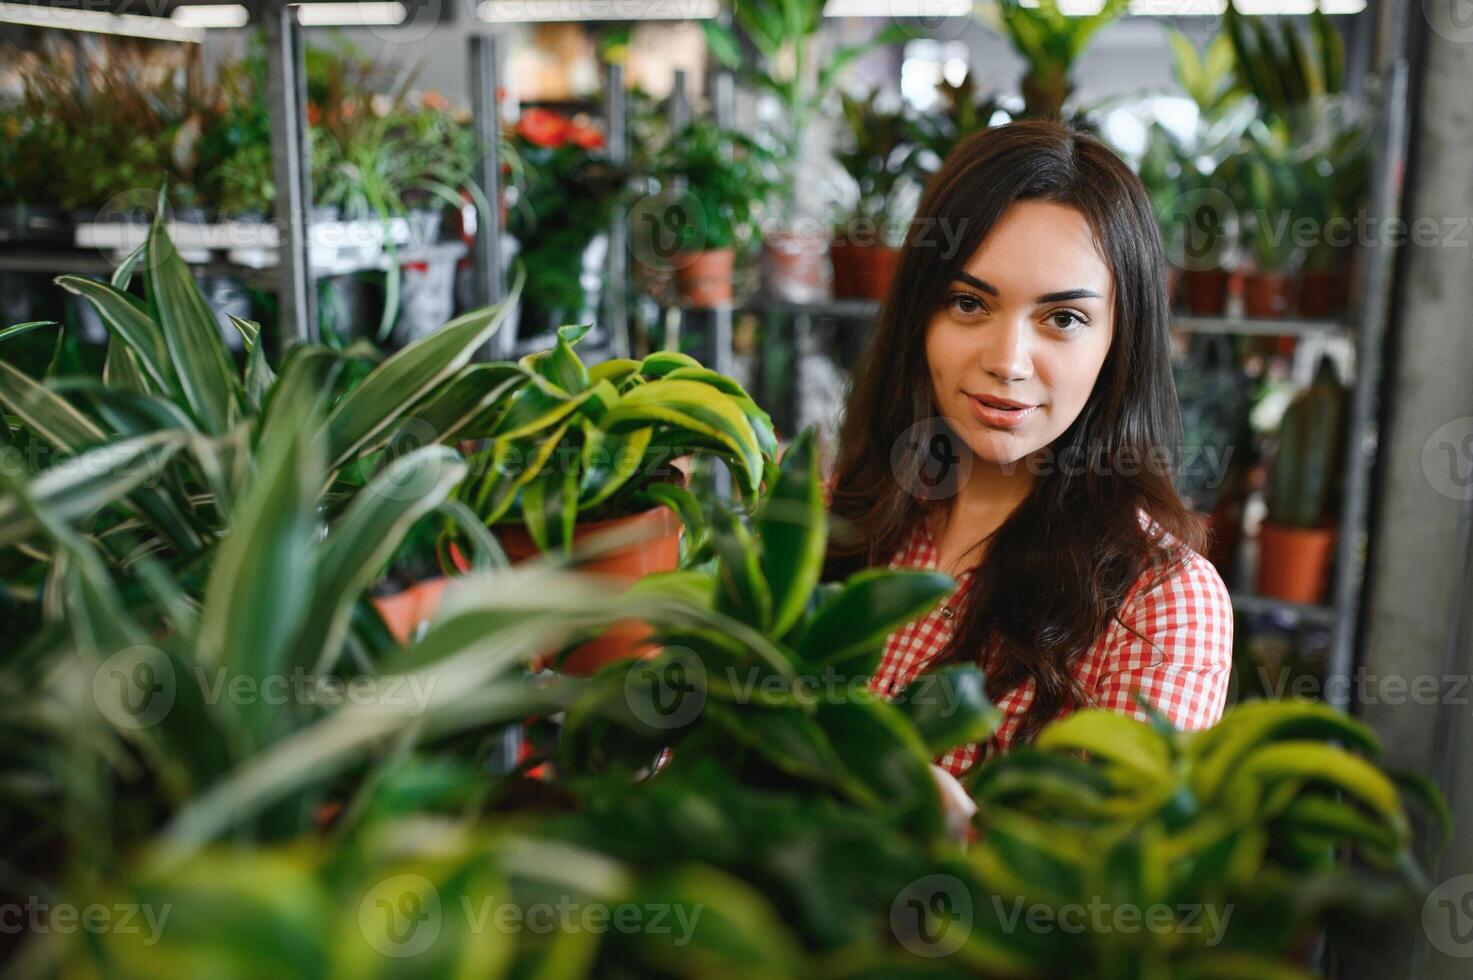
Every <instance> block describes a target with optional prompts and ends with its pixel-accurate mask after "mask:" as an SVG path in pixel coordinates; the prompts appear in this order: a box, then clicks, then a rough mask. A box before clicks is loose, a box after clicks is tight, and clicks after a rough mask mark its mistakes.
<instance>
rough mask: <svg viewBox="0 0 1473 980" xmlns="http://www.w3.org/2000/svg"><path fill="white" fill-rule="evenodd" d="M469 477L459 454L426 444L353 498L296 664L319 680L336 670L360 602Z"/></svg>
mask: <svg viewBox="0 0 1473 980" xmlns="http://www.w3.org/2000/svg"><path fill="white" fill-rule="evenodd" d="M465 472H466V468H465V464H464V463H463V462H462V461H461V459H460V455H459V454H458V453H456V452H455V451H454V450H452V449H449V448H447V447H445V446H425V447H423V448H421V449H417V450H415V451H414V452H411V453H407V454H405V455H403V456H401V457H399V458H398V459H395V460H394V461H393V462H391V463H389V465H388V466H386V467H384V468H383V469H382V470H381V471H380V472H379V473H377V474H376V475H375V476H374V477H373V479H371V480H369V481H368V483H367V484H366V485H365V486H364V487H363V489H362V490H360V491H359V492H358V493H357V494H355V495H354V497H353V502H352V503H351V504H349V505H348V509H347V511H346V512H345V513H344V514H343V516H342V517H341V518H339V519H338V521H337V523H336V524H334V525H333V527H332V530H331V531H330V532H329V533H328V536H327V540H326V541H325V542H324V543H323V546H322V556H321V561H320V563H319V566H318V570H317V576H316V582H315V585H314V587H313V594H312V605H311V609H310V611H309V612H308V614H307V616H306V618H305V620H304V622H305V624H306V629H304V631H303V634H302V640H301V641H300V643H299V645H298V654H297V657H296V663H297V665H298V666H302V667H308V668H311V669H312V670H313V672H314V674H322V673H324V672H326V671H328V670H331V669H332V668H333V663H332V658H333V657H335V656H336V655H337V653H338V651H339V650H340V648H341V647H342V643H343V638H344V636H345V635H346V634H347V631H348V618H349V616H350V614H351V613H352V610H353V605H354V603H355V602H356V601H357V600H358V598H359V596H360V595H361V594H362V592H363V590H364V589H366V588H368V586H369V585H370V584H372V582H373V581H374V580H375V579H376V578H377V577H378V576H379V575H380V574H381V573H382V570H383V567H384V565H385V563H387V562H388V560H389V559H390V558H391V557H393V554H394V551H395V550H396V549H397V548H398V546H399V543H400V542H401V541H402V540H403V538H404V535H405V534H407V533H408V532H409V529H410V527H412V526H413V525H414V523H415V522H416V521H417V520H419V519H420V518H421V517H424V516H425V515H426V514H429V513H431V512H433V511H434V510H435V509H436V508H438V507H439V506H440V505H441V504H442V503H444V502H445V501H446V500H447V499H448V498H449V496H450V491H451V490H452V488H454V486H455V485H456V484H457V483H459V482H460V481H461V479H463V478H464V476H465ZM309 658H310V659H309ZM318 658H321V659H318ZM314 661H315V662H314Z"/></svg>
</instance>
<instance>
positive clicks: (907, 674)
mask: <svg viewBox="0 0 1473 980" xmlns="http://www.w3.org/2000/svg"><path fill="white" fill-rule="evenodd" d="M1141 519H1142V524H1143V525H1145V526H1148V527H1149V526H1150V523H1151V522H1150V518H1149V517H1147V516H1146V515H1145V514H1144V512H1142V515H1141ZM1166 541H1167V542H1168V543H1174V539H1173V538H1171V537H1170V536H1168V537H1167V538H1166ZM937 563H938V554H937V550H936V546H935V544H934V543H933V542H932V540H931V533H930V529H929V528H928V527H927V525H926V521H925V520H921V521H917V522H916V527H915V529H914V530H913V531H912V532H911V535H910V538H909V540H908V541H907V542H906V543H905V544H903V545H902V546H901V547H900V548H899V549H898V550H897V552H896V554H895V557H894V558H893V559H892V560H891V562H890V567H892V568H929V569H933V568H936V567H937ZM1151 574H1152V573H1151V571H1150V570H1147V571H1146V572H1144V573H1142V575H1141V577H1140V578H1139V579H1137V580H1136V583H1135V585H1133V586H1132V587H1131V590H1130V592H1129V593H1128V594H1127V596H1126V599H1125V601H1124V603H1123V604H1122V605H1121V607H1120V612H1119V614H1118V615H1117V617H1116V619H1115V621H1113V622H1112V623H1111V624H1110V628H1109V629H1107V630H1106V631H1105V632H1104V634H1103V635H1101V636H1100V637H1099V639H1097V640H1096V641H1095V643H1094V645H1093V646H1091V647H1090V649H1089V651H1088V653H1087V654H1085V655H1084V656H1082V657H1080V658H1079V659H1078V660H1076V661H1075V666H1074V671H1075V676H1077V677H1078V678H1079V680H1080V682H1081V685H1082V687H1083V689H1084V691H1086V692H1087V694H1088V696H1089V700H1090V704H1091V705H1093V706H1097V707H1105V708H1113V709H1114V710H1116V711H1121V712H1125V713H1127V714H1132V715H1135V716H1137V717H1144V714H1145V713H1144V711H1143V710H1142V709H1141V708H1140V706H1139V705H1138V704H1137V703H1136V701H1135V695H1136V692H1137V691H1139V692H1140V693H1142V694H1143V695H1145V698H1146V700H1147V701H1148V702H1150V703H1151V704H1152V705H1153V706H1154V707H1155V708H1156V709H1157V710H1159V711H1161V712H1162V713H1164V714H1165V715H1166V716H1167V717H1168V718H1169V719H1170V720H1171V722H1172V724H1174V725H1176V727H1177V728H1180V729H1183V730H1193V729H1199V728H1206V727H1208V726H1211V725H1215V724H1216V723H1217V722H1218V720H1219V719H1220V718H1221V717H1222V710H1223V706H1224V704H1225V703H1226V701H1227V689H1228V674H1229V671H1230V670H1231V668H1232V659H1233V657H1232V652H1233V605H1232V599H1231V598H1230V597H1229V595H1228V590H1227V587H1226V586H1225V585H1223V582H1222V578H1221V576H1219V575H1218V574H1217V570H1216V569H1215V568H1213V566H1212V564H1211V563H1210V562H1209V561H1207V560H1206V559H1205V558H1203V557H1202V556H1201V555H1199V554H1197V553H1196V552H1195V551H1193V552H1190V554H1189V555H1188V556H1187V558H1186V559H1185V560H1184V561H1183V562H1182V563H1181V564H1179V565H1177V566H1176V567H1175V568H1174V569H1173V570H1172V574H1171V576H1170V577H1168V578H1167V579H1166V580H1165V581H1163V582H1158V583H1157V584H1156V585H1155V587H1154V588H1151V589H1150V590H1149V591H1146V590H1145V586H1146V585H1147V584H1148V582H1147V579H1148V578H1149V577H1150V576H1151ZM971 579H972V570H971V569H969V570H968V571H966V572H963V573H962V574H961V575H960V576H958V580H957V581H958V588H957V591H956V593H955V594H954V595H953V596H952V597H951V598H950V599H949V600H948V601H947V603H946V604H944V605H942V606H939V607H937V608H936V609H934V610H932V611H931V612H930V613H929V614H927V615H926V616H924V617H923V618H921V619H918V620H915V621H914V622H911V623H908V624H907V625H905V626H903V627H901V628H900V629H898V630H896V631H895V632H894V633H891V634H890V636H889V638H888V639H887V640H886V643H885V654H884V657H883V658H882V659H881V661H880V667H879V669H878V670H876V671H875V674H874V676H873V677H872V678H870V686H871V687H872V688H873V689H874V690H875V691H877V692H878V693H879V694H880V695H881V696H883V697H886V698H889V697H893V696H894V695H895V694H898V693H899V692H900V691H901V690H903V689H904V688H905V686H906V685H907V684H909V683H910V681H911V678H913V677H915V675H916V674H918V673H920V671H921V670H922V669H923V668H924V667H925V666H926V665H927V664H928V663H930V661H931V660H932V658H934V657H935V656H936V655H937V654H939V653H940V652H941V651H942V649H944V648H945V646H946V643H947V641H948V640H949V639H950V638H951V630H952V626H953V624H954V623H955V622H957V621H959V618H960V617H959V616H956V615H954V612H955V610H957V609H958V606H957V603H958V600H959V599H960V598H961V597H962V596H963V594H964V593H965V592H966V590H967V586H968V584H969V583H970V582H971ZM1122 624H1124V625H1122ZM1126 626H1130V627H1131V628H1132V629H1134V630H1135V633H1139V634H1140V636H1137V635H1135V633H1132V632H1131V631H1130V630H1128V629H1126V628H1125V627H1126ZM1142 636H1144V637H1145V638H1146V639H1147V640H1149V641H1150V643H1149V644H1148V643H1146V642H1145V641H1143V640H1142V639H1141V637H1142ZM978 659H979V661H980V659H981V657H980V656H979V658H978ZM1032 701H1033V681H1032V680H1031V679H1030V680H1028V681H1025V682H1024V683H1023V684H1021V685H1019V686H1018V687H1016V688H1014V689H1013V690H1011V691H1009V692H1008V693H1007V694H1004V695H1002V696H1001V697H1000V698H998V700H997V707H998V708H999V709H1001V710H1002V712H1003V720H1002V724H1001V726H1000V727H999V728H998V730H997V732H996V733H995V734H994V735H993V737H992V738H991V739H989V740H988V741H987V742H985V743H982V744H981V745H977V744H973V745H967V746H962V747H959V748H955V749H952V750H950V751H948V752H946V753H945V754H944V755H942V756H941V757H940V758H938V759H937V760H936V762H937V764H938V765H939V766H941V767H942V768H943V769H946V770H948V771H949V772H951V773H953V774H955V775H961V774H962V773H964V772H966V771H967V770H968V769H970V768H971V767H972V765H973V764H974V763H975V762H977V760H978V758H979V755H980V756H981V758H986V757H988V756H990V755H992V754H993V753H995V752H999V751H1002V750H1003V749H1006V748H1007V747H1008V745H1009V744H1010V743H1011V742H1012V740H1013V736H1014V734H1015V733H1016V732H1017V730H1018V726H1019V724H1020V723H1021V722H1022V720H1023V714H1024V712H1025V711H1027V709H1028V705H1029V704H1030V703H1032ZM1065 713H1067V712H1065Z"/></svg>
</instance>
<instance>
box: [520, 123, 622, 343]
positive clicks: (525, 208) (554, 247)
mask: <svg viewBox="0 0 1473 980" xmlns="http://www.w3.org/2000/svg"><path fill="white" fill-rule="evenodd" d="M509 142H510V143H511V145H512V149H513V152H514V153H515V154H516V156H517V158H518V160H519V161H520V164H521V165H520V166H519V167H518V168H517V171H516V173H517V177H518V179H517V180H516V181H515V182H514V183H513V185H512V187H511V188H509V192H511V191H514V192H515V193H514V194H511V193H509V195H508V201H509V205H508V214H507V218H508V231H509V232H510V233H511V234H512V235H513V236H515V237H516V239H517V241H518V242H519V243H520V250H519V252H518V257H519V258H520V259H521V262H522V264H523V266H524V267H525V268H526V272H527V291H526V294H525V296H524V298H523V301H522V310H521V313H520V314H519V318H518V319H519V322H518V326H517V334H518V337H520V338H522V339H523V340H526V341H527V342H529V343H530V342H531V341H532V340H534V339H539V342H540V343H541V344H542V345H546V344H548V343H551V338H552V335H553V331H554V330H555V329H556V328H557V327H558V326H559V325H560V324H565V323H578V322H588V321H590V320H592V319H593V318H594V314H595V313H596V311H597V306H598V297H599V284H600V283H601V281H602V278H603V259H602V256H603V254H604V250H606V249H607V246H608V228H609V222H610V221H611V220H612V216H613V206H614V201H615V198H616V197H617V195H618V194H619V192H620V190H621V188H622V186H623V180H624V175H623V174H621V173H620V172H619V170H618V169H617V168H615V167H614V166H613V165H611V164H610V163H609V162H608V160H607V157H606V154H605V152H604V137H603V134H602V133H601V132H599V130H598V129H597V128H596V127H595V126H594V125H593V123H592V122H590V121H588V120H587V119H584V118H582V117H569V116H565V115H563V114H561V113H558V112H554V111H552V110H550V109H542V108H531V109H527V110H525V111H524V112H523V113H522V115H521V116H520V117H519V118H518V119H517V121H516V123H515V124H514V125H513V126H512V127H511V131H510V135H509Z"/></svg>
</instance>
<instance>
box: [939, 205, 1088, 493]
mask: <svg viewBox="0 0 1473 980" xmlns="http://www.w3.org/2000/svg"><path fill="white" fill-rule="evenodd" d="M1114 310H1115V299H1114V294H1113V281H1112V276H1111V274H1110V268H1109V266H1108V265H1106V263H1105V260H1104V259H1103V258H1101V256H1100V254H1099V252H1098V251H1097V250H1096V248H1095V244H1094V236H1093V233H1092V231H1091V229H1090V226H1089V222H1088V221H1087V220H1086V219H1085V217H1084V215H1082V214H1081V213H1080V212H1078V211H1076V210H1075V209H1073V208H1071V207H1067V206H1065V205H1061V204H1053V203H1048V202H1043V201H1020V202H1018V203H1016V204H1014V205H1013V206H1012V207H1010V208H1009V209H1008V210H1007V211H1006V212H1005V213H1004V214H1003V216H1002V218H1001V219H1000V220H999V221H998V222H997V224H996V225H994V226H993V228H992V230H991V231H990V232H989V233H988V235H987V238H986V240H984V241H983V242H982V245H981V247H979V248H978V249H977V251H976V253H975V254H974V255H973V256H972V257H971V259H969V260H968V261H967V264H966V266H965V267H964V268H963V270H962V272H960V273H959V274H958V277H957V278H956V279H954V280H953V281H952V282H951V283H950V285H949V286H948V287H947V289H946V291H945V294H944V296H943V299H942V301H941V305H940V306H939V307H938V308H937V311H936V312H935V313H934V314H933V315H932V317H931V320H930V323H929V324H928V325H927V327H926V363H927V365H928V367H929V369H930V373H931V385H932V390H933V394H934V397H935V399H936V406H937V409H938V410H939V413H940V414H941V415H942V416H943V417H945V418H946V419H948V420H950V422H951V424H952V427H953V428H955V429H956V430H957V433H958V435H960V436H961V437H962V438H963V439H965V440H966V442H967V445H968V446H969V447H970V448H971V450H972V453H973V454H974V458H975V459H977V460H979V461H983V462H991V463H996V464H999V465H1006V464H1011V463H1016V462H1018V461H1020V460H1023V459H1024V458H1026V457H1027V456H1028V455H1029V454H1031V453H1034V452H1036V451H1038V450H1040V449H1043V448H1044V447H1046V446H1048V445H1049V444H1051V443H1052V442H1053V441H1054V440H1055V439H1057V438H1058V437H1059V436H1060V435H1061V434H1063V432H1064V430H1065V429H1067V428H1068V427H1069V426H1070V424H1071V423H1073V421H1074V420H1075V419H1076V418H1078V416H1079V413H1080V411H1082V410H1083V408H1084V404H1085V402H1086V401H1087V400H1088V398H1089V394H1090V392H1091V391H1092V390H1093V389H1094V385H1095V380H1096V379H1097V378H1098V377H1099V376H1100V367H1101V365H1103V364H1104V363H1105V355H1106V354H1107V353H1108V352H1109V350H1110V339H1111V337H1112V336H1113V334H1114V327H1115V324H1114V322H1113V321H1114ZM998 399H1001V401H997V400H998ZM1010 403H1011V404H1016V405H1021V406H1024V407H1022V408H1010V407H1008V406H1009V404H1010Z"/></svg>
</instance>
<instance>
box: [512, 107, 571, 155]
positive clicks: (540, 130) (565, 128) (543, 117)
mask: <svg viewBox="0 0 1473 980" xmlns="http://www.w3.org/2000/svg"><path fill="white" fill-rule="evenodd" d="M572 125H573V124H572V123H571V122H569V121H568V119H567V117H566V116H560V115H558V114H557V113H556V112H553V111H552V110H550V109H528V110H527V111H526V112H524V113H522V116H521V118H520V119H518V120H517V129H516V132H517V135H518V136H520V137H521V138H522V139H524V140H526V141H527V142H529V143H535V144H537V145H538V146H546V147H549V148H552V149H556V148H557V147H559V146H562V145H563V144H564V143H566V142H567V141H568V135H569V130H570V129H571V128H572Z"/></svg>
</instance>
